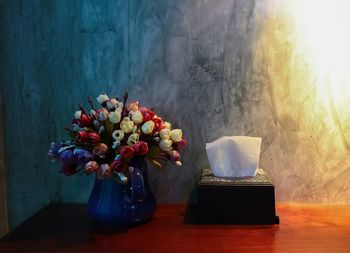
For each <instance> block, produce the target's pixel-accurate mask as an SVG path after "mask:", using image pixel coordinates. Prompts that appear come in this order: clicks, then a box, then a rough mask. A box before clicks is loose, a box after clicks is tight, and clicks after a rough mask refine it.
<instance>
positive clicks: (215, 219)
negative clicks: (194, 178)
mask: <svg viewBox="0 0 350 253" xmlns="http://www.w3.org/2000/svg"><path fill="white" fill-rule="evenodd" d="M184 223H186V224H242V225H243V224H247V225H261V224H279V217H278V216H277V215H276V211H275V187H274V186H273V184H272V183H271V180H270V179H269V178H268V176H267V175H266V174H265V171H264V170H263V169H258V171H257V174H256V176H255V177H247V178H222V177H216V176H214V175H213V174H212V173H211V170H210V169H208V168H205V169H203V170H202V172H201V176H200V178H199V180H198V182H197V184H196V186H195V187H194V189H193V191H192V194H191V197H190V200H189V202H188V204H187V209H186V213H185V218H184Z"/></svg>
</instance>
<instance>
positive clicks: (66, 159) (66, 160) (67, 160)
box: [60, 149, 75, 165]
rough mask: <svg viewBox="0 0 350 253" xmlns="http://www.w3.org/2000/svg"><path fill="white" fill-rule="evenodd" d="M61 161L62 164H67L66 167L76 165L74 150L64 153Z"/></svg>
mask: <svg viewBox="0 0 350 253" xmlns="http://www.w3.org/2000/svg"><path fill="white" fill-rule="evenodd" d="M60 160H61V162H62V164H65V165H73V164H75V159H74V154H73V152H72V150H69V149H68V150H65V151H63V152H62V153H61V155H60Z"/></svg>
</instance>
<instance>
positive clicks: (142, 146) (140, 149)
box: [133, 141, 148, 155]
mask: <svg viewBox="0 0 350 253" xmlns="http://www.w3.org/2000/svg"><path fill="white" fill-rule="evenodd" d="M133 149H134V150H135V154H136V155H145V154H147V152H148V144H147V142H145V141H138V142H136V143H135V145H134V146H133Z"/></svg>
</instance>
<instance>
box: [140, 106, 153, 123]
mask: <svg viewBox="0 0 350 253" xmlns="http://www.w3.org/2000/svg"><path fill="white" fill-rule="evenodd" d="M139 111H140V112H141V113H142V116H143V122H146V121H149V120H151V119H153V117H154V115H156V114H155V112H154V111H152V110H150V109H148V108H146V107H141V108H140V109H139Z"/></svg>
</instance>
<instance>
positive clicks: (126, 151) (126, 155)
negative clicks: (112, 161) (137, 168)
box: [120, 146, 135, 160]
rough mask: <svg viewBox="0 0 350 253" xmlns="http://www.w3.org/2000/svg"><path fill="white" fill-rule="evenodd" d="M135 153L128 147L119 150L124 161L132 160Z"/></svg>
mask: <svg viewBox="0 0 350 253" xmlns="http://www.w3.org/2000/svg"><path fill="white" fill-rule="evenodd" d="M134 154H135V152H134V149H133V148H132V147H130V146H123V147H122V148H121V149H120V156H121V157H122V158H123V159H124V160H128V159H131V158H133V156H134Z"/></svg>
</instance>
